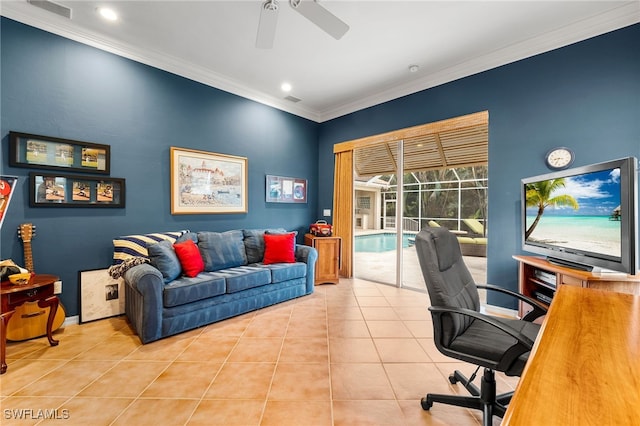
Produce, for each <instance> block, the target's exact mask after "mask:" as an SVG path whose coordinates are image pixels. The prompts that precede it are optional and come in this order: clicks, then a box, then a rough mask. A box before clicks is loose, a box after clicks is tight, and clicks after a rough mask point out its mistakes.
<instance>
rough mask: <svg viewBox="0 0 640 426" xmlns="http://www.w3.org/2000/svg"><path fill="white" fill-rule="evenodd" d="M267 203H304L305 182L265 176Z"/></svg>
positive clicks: (305, 195) (304, 180)
mask: <svg viewBox="0 0 640 426" xmlns="http://www.w3.org/2000/svg"><path fill="white" fill-rule="evenodd" d="M266 186H267V192H266V201H267V203H306V202H307V180H306V179H300V178H291V177H284V176H274V175H267V184H266Z"/></svg>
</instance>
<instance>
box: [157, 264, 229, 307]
mask: <svg viewBox="0 0 640 426" xmlns="http://www.w3.org/2000/svg"><path fill="white" fill-rule="evenodd" d="M225 290H226V288H225V280H224V278H223V277H219V276H214V275H213V274H211V273H206V272H205V273H201V274H199V275H198V276H196V277H180V278H178V279H176V280H174V281H172V282H171V283H169V284H167V285H166V286H164V290H163V295H162V296H163V305H164V307H165V308H171V307H174V306H180V305H184V304H186V303H191V302H196V301H198V300H202V299H207V298H210V297H214V296H219V295H221V294H224V293H225Z"/></svg>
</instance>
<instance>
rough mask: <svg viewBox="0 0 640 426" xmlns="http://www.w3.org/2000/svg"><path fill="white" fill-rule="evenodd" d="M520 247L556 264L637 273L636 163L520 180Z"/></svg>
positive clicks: (628, 160) (633, 160) (626, 160)
mask: <svg viewBox="0 0 640 426" xmlns="http://www.w3.org/2000/svg"><path fill="white" fill-rule="evenodd" d="M521 186H522V194H521V201H522V204H521V213H522V218H521V222H522V249H523V250H524V251H528V252H532V253H537V254H542V255H545V256H547V259H548V260H549V261H550V262H552V263H556V264H561V265H564V266H568V267H572V268H577V269H583V270H589V271H592V270H594V268H597V270H600V271H602V272H606V271H608V270H611V271H619V272H624V273H627V274H631V275H635V274H636V273H638V161H637V159H636V158H634V157H628V158H622V159H618V160H612V161H607V162H603V163H598V164H591V165H588V166H582V167H576V168H572V169H566V170H562V171H558V172H553V173H548V174H545V175H540V176H534V177H530V178H526V179H522V185H521Z"/></svg>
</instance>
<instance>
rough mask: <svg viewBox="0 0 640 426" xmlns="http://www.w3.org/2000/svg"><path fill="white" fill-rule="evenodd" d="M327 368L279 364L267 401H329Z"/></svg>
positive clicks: (321, 365)
mask: <svg viewBox="0 0 640 426" xmlns="http://www.w3.org/2000/svg"><path fill="white" fill-rule="evenodd" d="M330 387H331V386H330V381H329V367H328V365H327V364H326V363H322V364H321V363H305V364H300V363H286V362H279V363H278V365H277V367H276V372H275V374H274V375H273V382H272V384H271V390H270V391H269V396H268V399H269V400H278V401H283V400H297V401H316V400H319V401H329V400H330V399H331V395H330Z"/></svg>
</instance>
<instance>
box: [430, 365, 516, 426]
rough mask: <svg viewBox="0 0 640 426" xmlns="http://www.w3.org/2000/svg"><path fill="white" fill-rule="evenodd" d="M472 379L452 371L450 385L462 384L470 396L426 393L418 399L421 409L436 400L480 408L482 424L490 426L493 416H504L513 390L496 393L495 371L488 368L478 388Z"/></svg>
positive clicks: (458, 405)
mask: <svg viewBox="0 0 640 426" xmlns="http://www.w3.org/2000/svg"><path fill="white" fill-rule="evenodd" d="M479 369H480V367H478V369H476V371H475V373H473V376H472V377H474V376H475V375H476V373H477V372H478V370H479ZM472 381H473V378H472V379H467V378H466V377H465V376H464V375H463V374H462V373H461V372H460V371H458V370H456V371H454V372H453V374H451V375H450V376H449V382H450V383H451V384H452V385H455V384H456V383H462V384H464V387H465V389H467V390H468V391H469V393H470V394H471V395H472V396H462V395H444V394H435V393H428V394H427V396H425V397H424V398H422V400H420V404H421V405H422V409H423V410H425V411H428V410H429V409H430V408H431V407H432V406H433V403H434V402H438V403H443V404H448V405H455V406H457V407H465V408H471V409H475V410H481V411H482V412H483V416H482V417H483V426H491V424H492V419H493V416H498V417H504V413H505V412H506V411H507V404H509V401H511V397H512V396H513V392H507V393H504V394H501V395H496V379H495V373H494V372H493V370H492V369H490V368H485V369H484V374H483V376H482V378H481V379H480V388H478V387H477V386H476V385H474V384H473V383H472Z"/></svg>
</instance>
